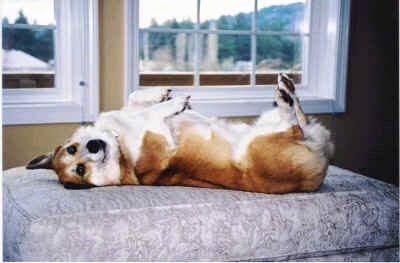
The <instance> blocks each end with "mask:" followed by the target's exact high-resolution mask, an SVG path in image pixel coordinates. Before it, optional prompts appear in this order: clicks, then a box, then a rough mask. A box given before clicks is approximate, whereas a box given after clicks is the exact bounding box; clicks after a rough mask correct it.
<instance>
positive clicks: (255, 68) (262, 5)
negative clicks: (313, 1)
mask: <svg viewBox="0 0 400 263" xmlns="http://www.w3.org/2000/svg"><path fill="white" fill-rule="evenodd" d="M307 7H308V5H307V3H306V0H259V1H245V0H232V1H229V4H227V1H225V0H200V1H196V0H181V1H179V0H171V1H165V0H141V1H140V2H139V9H140V11H139V28H140V29H139V45H140V46H139V63H140V76H139V79H140V85H150V84H152V85H157V86H159V85H166V86H173V85H177V84H178V86H179V85H182V86H194V87H196V86H247V87H252V86H256V85H273V84H275V82H276V74H277V73H278V72H286V73H289V74H291V75H292V77H293V78H294V79H295V80H296V82H298V83H302V82H301V81H302V79H304V78H303V77H302V75H303V74H304V69H305V66H304V65H306V64H307V59H306V58H307V54H308V51H307V48H308V46H307V45H306V44H305V43H307V41H308V38H309V35H308V34H307V33H305V32H306V30H305V28H307V27H308V23H309V21H308V20H307V19H306V18H307V16H306V15H305V14H306V13H307V10H306V8H307ZM197 21H198V24H197ZM151 75H154V76H153V77H154V78H153V81H152V82H149V80H150V79H151ZM161 75H162V76H163V77H164V79H162V77H161ZM174 76H175V77H176V78H174ZM144 78H146V79H147V80H146V81H144ZM158 80H160V82H158Z"/></svg>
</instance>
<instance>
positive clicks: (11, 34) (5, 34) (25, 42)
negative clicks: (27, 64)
mask: <svg viewBox="0 0 400 263" xmlns="http://www.w3.org/2000/svg"><path fill="white" fill-rule="evenodd" d="M7 24H9V21H8V18H7V17H4V18H3V19H2V25H3V31H2V38H3V45H2V47H3V49H6V50H9V49H15V50H21V51H24V52H26V53H28V54H30V55H31V56H34V57H36V58H38V59H40V60H42V61H45V62H48V61H49V60H52V59H54V39H53V31H52V30H51V29H27V28H9V27H7V26H4V25H7ZM14 24H26V25H27V24H29V23H28V18H27V17H26V16H25V15H24V13H23V12H22V11H19V13H18V17H17V18H16V19H15V21H14Z"/></svg>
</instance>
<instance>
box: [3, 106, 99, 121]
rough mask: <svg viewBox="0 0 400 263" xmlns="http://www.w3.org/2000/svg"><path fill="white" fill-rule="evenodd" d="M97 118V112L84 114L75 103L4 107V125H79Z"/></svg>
mask: <svg viewBox="0 0 400 263" xmlns="http://www.w3.org/2000/svg"><path fill="white" fill-rule="evenodd" d="M83 115H84V116H83ZM96 117H97V113H96V112H92V113H88V112H87V111H86V112H85V114H82V107H81V105H80V104H78V103H73V102H57V103H35V104H33V103H30V104H21V103H19V104H6V105H3V125H19V124H43V123H74V122H76V123H79V122H82V121H85V122H88V121H94V120H95V119H96Z"/></svg>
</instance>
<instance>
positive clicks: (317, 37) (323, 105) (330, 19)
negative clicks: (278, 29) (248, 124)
mask: <svg viewBox="0 0 400 263" xmlns="http://www.w3.org/2000/svg"><path fill="white" fill-rule="evenodd" d="M199 1H200V0H198V5H199ZM308 3H309V4H310V8H309V14H306V15H310V27H309V39H310V40H309V43H308V45H309V47H308V53H307V54H306V56H307V59H308V60H307V61H308V64H307V65H305V66H304V73H305V74H304V75H303V84H302V85H298V89H297V94H298V96H299V98H300V100H301V102H302V106H303V109H304V111H305V112H306V113H333V112H344V111H345V106H346V104H345V102H346V75H347V50H348V38H349V23H350V19H349V18H350V1H347V0H309V1H308ZM255 10H257V4H255ZM197 20H199V13H198V14H197ZM138 33H139V1H136V0H125V98H126V99H127V98H128V95H129V94H130V93H131V92H133V91H134V90H136V89H138V88H140V87H139V68H138V67H139V41H138V38H137V37H136V36H138ZM253 49H254V47H253ZM252 52H254V50H253V51H252ZM253 71H254V63H253ZM253 78H254V77H253ZM194 82H195V85H194V86H195V88H193V87H187V88H182V87H172V88H173V90H174V93H175V94H179V93H190V94H191V95H192V104H193V108H194V109H195V110H197V111H199V112H202V113H203V114H206V115H212V116H219V117H233V116H256V115H259V114H260V113H262V112H263V111H265V110H267V109H270V108H272V102H273V100H274V95H273V89H271V87H272V86H271V85H264V86H255V85H251V86H250V87H234V88H229V87H226V88H221V86H218V88H213V87H209V86H208V87H204V86H202V87H201V88H198V81H196V78H195V81H194ZM196 82H197V83H196ZM251 82H252V83H254V82H255V81H254V79H253V80H252V81H251Z"/></svg>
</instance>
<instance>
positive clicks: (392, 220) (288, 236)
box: [3, 166, 399, 261]
mask: <svg viewBox="0 0 400 263" xmlns="http://www.w3.org/2000/svg"><path fill="white" fill-rule="evenodd" d="M398 194H399V189H398V188H396V187H394V186H393V185H390V184H386V183H383V182H380V181H377V180H374V179H370V178H367V177H365V176H362V175H359V174H356V173H353V172H350V171H348V170H343V169H340V168H338V167H334V166H330V167H329V170H328V176H327V177H326V179H325V182H324V183H323V185H322V186H321V187H320V189H319V190H318V191H316V192H314V193H294V194H285V195H267V194H260V193H249V192H241V191H232V190H214V189H202V188H190V187H156V186H115V187H114V186H111V187H99V188H92V189H87V190H66V189H64V188H63V186H62V185H61V184H59V183H58V181H57V178H56V176H55V174H54V173H53V171H49V170H25V169H24V168H22V167H19V168H14V169H11V170H8V171H5V172H4V173H3V232H4V234H3V258H4V260H12V261H19V260H34V261H41V260H46V261H75V260H84V261H92V260H96V261H103V260H108V261H111V260H114V261H116V260H120V261H124V260H129V261H135V260H139V261H148V260H155V261H169V260H172V261H198V260H213V261H228V260H229V261H232V260H233V261H238V260H249V261H252V260H314V259H315V260H391V261H398V259H399V253H398V249H399V248H398V244H399V235H398V232H399V228H398V227H399V207H398V206H399V205H398V201H399V196H398Z"/></svg>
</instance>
